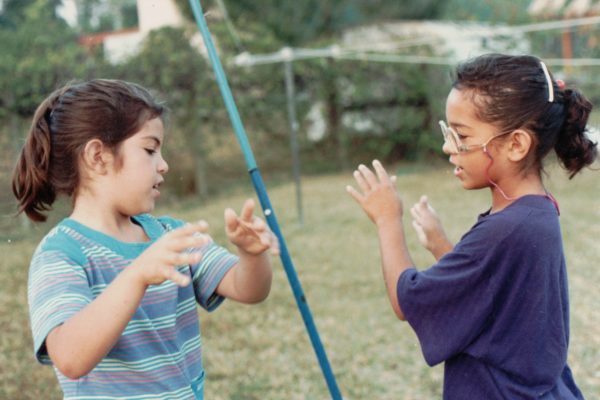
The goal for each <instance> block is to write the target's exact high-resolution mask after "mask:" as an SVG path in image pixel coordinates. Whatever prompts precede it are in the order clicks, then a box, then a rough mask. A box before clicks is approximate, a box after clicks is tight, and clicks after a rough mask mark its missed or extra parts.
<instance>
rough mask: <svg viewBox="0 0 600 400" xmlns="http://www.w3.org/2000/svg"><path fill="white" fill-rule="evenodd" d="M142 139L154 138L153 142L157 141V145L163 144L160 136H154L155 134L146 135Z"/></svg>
mask: <svg viewBox="0 0 600 400" xmlns="http://www.w3.org/2000/svg"><path fill="white" fill-rule="evenodd" d="M142 140H152V141H153V142H155V143H156V145H157V146H160V145H161V141H160V139H159V138H158V136H153V135H149V136H144V137H143V138H142Z"/></svg>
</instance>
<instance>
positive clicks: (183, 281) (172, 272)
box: [164, 268, 190, 286]
mask: <svg viewBox="0 0 600 400" xmlns="http://www.w3.org/2000/svg"><path fill="white" fill-rule="evenodd" d="M164 276H165V278H166V279H168V280H170V281H173V282H174V283H175V284H176V285H178V286H187V285H189V283H190V277H189V276H186V275H183V274H182V273H180V272H177V270H176V269H175V268H166V269H165V273H164Z"/></svg>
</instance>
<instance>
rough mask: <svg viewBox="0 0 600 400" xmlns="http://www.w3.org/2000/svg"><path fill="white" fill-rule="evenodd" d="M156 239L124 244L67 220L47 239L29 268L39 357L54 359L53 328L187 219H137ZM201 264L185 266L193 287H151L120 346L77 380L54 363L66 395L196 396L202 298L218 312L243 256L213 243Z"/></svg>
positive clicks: (47, 360) (169, 284)
mask: <svg viewBox="0 0 600 400" xmlns="http://www.w3.org/2000/svg"><path fill="white" fill-rule="evenodd" d="M134 221H135V222H137V223H138V224H139V225H140V226H142V228H143V229H144V230H145V232H146V234H147V235H148V237H149V238H150V239H151V240H150V242H144V243H125V242H121V241H118V240H116V239H114V238H112V237H110V236H108V235H105V234H103V233H101V232H98V231H95V230H93V229H90V228H88V227H86V226H84V225H82V224H80V223H78V222H76V221H74V220H72V219H65V220H63V221H62V222H61V223H59V224H58V225H57V226H56V227H54V228H53V229H52V230H51V231H50V232H49V233H48V234H47V235H46V237H45V238H44V239H43V240H42V242H41V243H40V245H39V246H38V248H37V250H36V251H35V253H34V255H33V259H32V261H31V266H30V270H29V287H28V296H29V312H30V317H31V328H32V332H33V340H34V350H35V356H36V358H37V360H38V361H39V362H41V363H43V364H52V362H51V360H50V358H49V357H48V352H47V351H46V346H45V340H46V337H47V336H48V333H50V331H51V330H52V329H54V328H55V327H56V326H58V325H60V324H62V323H64V322H65V321H66V320H67V319H69V318H70V317H72V316H73V315H74V314H76V313H77V312H78V311H80V310H81V309H83V308H84V307H85V306H86V305H87V304H89V303H90V302H92V301H93V300H94V299H95V298H96V297H97V296H98V295H99V294H100V293H102V292H103V291H104V289H105V288H106V287H107V286H108V285H109V284H110V283H111V282H112V281H113V279H115V277H116V276H117V275H118V274H119V273H120V272H121V271H122V270H123V269H124V268H126V267H127V266H128V265H129V264H131V262H132V261H133V260H134V259H135V258H137V257H138V256H139V255H140V254H141V253H142V252H143V251H144V250H145V249H147V248H148V247H149V246H150V245H151V244H152V243H153V242H155V241H156V240H157V239H158V238H159V237H160V236H161V235H163V234H164V233H165V232H166V231H168V230H171V229H174V228H176V227H178V226H181V225H182V224H183V222H182V221H178V220H175V219H172V218H168V217H161V218H154V217H152V216H150V215H147V214H144V215H139V216H137V217H134ZM190 251H201V252H202V254H203V256H202V259H201V261H200V262H199V263H198V264H196V265H189V266H182V267H179V271H180V272H182V273H184V274H187V275H188V276H190V277H191V278H192V282H193V284H191V285H188V286H186V287H179V286H177V285H175V284H174V283H172V282H171V281H166V282H164V283H162V284H161V285H156V286H150V287H149V288H148V289H147V290H146V294H145V295H144V297H143V299H142V302H141V304H140V306H139V307H138V309H137V310H136V312H135V314H134V315H133V317H132V319H131V321H130V322H129V324H128V325H127V327H126V328H125V331H124V332H123V334H122V335H121V337H120V339H119V340H118V342H117V344H116V345H115V346H114V348H113V349H112V350H111V351H110V352H109V353H108V355H107V356H106V357H105V358H104V359H103V360H102V361H101V362H100V363H99V364H98V365H97V366H96V367H95V368H94V369H93V370H92V371H91V372H90V373H89V374H88V375H86V376H84V377H82V378H80V379H76V380H72V379H69V378H67V377H66V376H64V375H62V374H61V373H60V371H58V369H57V368H54V370H55V372H56V375H57V377H58V380H59V383H60V386H61V388H62V390H63V392H64V396H65V399H117V398H118V399H124V398H126V399H193V398H194V393H193V390H192V387H191V385H192V384H194V385H195V384H198V382H199V383H200V384H202V383H203V382H202V380H203V379H204V378H203V377H204V370H203V368H202V360H201V355H202V353H201V340H200V323H199V319H198V313H197V310H196V303H198V304H200V306H202V307H203V308H204V309H206V310H208V311H212V310H214V309H215V308H216V307H217V306H218V305H219V304H220V303H221V302H222V301H223V300H224V298H223V297H221V296H219V295H217V294H216V292H215V290H216V287H217V285H218V284H219V282H220V281H221V279H222V278H223V276H224V275H225V273H226V272H227V271H228V270H229V269H230V268H231V267H232V266H233V265H235V264H236V263H237V262H238V258H237V257H236V256H234V255H232V254H231V253H229V252H228V251H227V250H226V249H224V248H223V247H220V246H218V245H216V244H214V243H210V244H207V245H205V246H204V247H203V248H201V249H195V250H190Z"/></svg>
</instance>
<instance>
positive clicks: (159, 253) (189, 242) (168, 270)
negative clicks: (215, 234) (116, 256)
mask: <svg viewBox="0 0 600 400" xmlns="http://www.w3.org/2000/svg"><path fill="white" fill-rule="evenodd" d="M207 230H208V224H207V223H206V222H204V221H200V222H198V223H194V224H186V225H184V226H182V227H180V228H177V229H174V230H172V231H170V232H168V233H166V234H165V235H163V236H162V237H161V238H160V239H158V240H157V241H156V242H155V243H154V244H152V245H151V246H150V247H148V248H147V249H146V250H145V251H144V252H143V253H142V254H141V255H140V256H139V257H138V258H136V259H135V261H134V262H133V264H132V267H133V268H134V270H135V271H136V274H137V277H138V278H139V279H140V281H141V282H142V283H143V284H144V285H146V286H148V285H159V284H161V283H163V282H164V281H166V280H171V281H173V282H174V283H175V284H177V285H179V286H187V285H188V284H189V283H190V277H189V276H186V275H183V274H182V273H180V272H178V271H177V267H178V266H181V265H189V264H196V263H198V262H199V261H200V259H201V258H202V253H201V252H199V251H193V252H190V251H186V250H188V249H191V248H199V247H202V246H204V245H205V244H207V243H209V242H211V241H212V239H211V238H210V236H209V235H207V234H206V232H207Z"/></svg>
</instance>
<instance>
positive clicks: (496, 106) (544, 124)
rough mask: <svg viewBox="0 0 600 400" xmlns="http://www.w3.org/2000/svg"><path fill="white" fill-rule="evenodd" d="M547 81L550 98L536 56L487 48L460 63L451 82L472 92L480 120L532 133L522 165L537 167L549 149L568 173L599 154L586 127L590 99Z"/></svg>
mask: <svg viewBox="0 0 600 400" xmlns="http://www.w3.org/2000/svg"><path fill="white" fill-rule="evenodd" d="M550 77H551V74H550ZM550 82H551V84H552V89H553V92H554V93H553V94H554V99H553V101H551V102H550V101H549V100H550V97H549V87H548V79H547V78H546V75H545V73H544V67H542V63H541V60H540V59H538V58H536V57H533V56H508V55H503V54H486V55H483V56H479V57H476V58H474V59H471V60H468V61H466V62H464V63H462V64H460V65H459V66H458V67H457V69H456V78H455V80H454V83H453V87H454V88H455V89H457V90H469V91H472V92H473V100H474V103H475V106H476V109H477V112H478V117H479V118H480V119H481V120H482V121H485V122H488V123H491V124H493V125H495V126H496V127H498V128H499V129H500V130H501V131H502V132H506V131H511V130H515V129H524V130H526V131H528V132H530V133H531V134H533V135H534V144H535V145H534V149H533V151H530V153H529V155H528V157H527V159H526V162H525V163H524V167H525V168H528V167H531V166H534V167H536V168H538V170H542V160H543V159H544V157H545V156H546V155H547V154H548V153H549V152H550V151H551V150H552V149H554V151H555V152H556V154H557V155H558V158H559V160H560V162H561V164H562V165H563V166H564V168H565V169H566V170H567V171H569V177H570V178H572V177H573V176H575V175H576V174H577V173H578V172H579V171H580V170H581V169H582V168H584V167H585V166H588V165H590V164H592V163H593V162H594V161H595V159H596V157H597V154H598V150H597V144H596V143H594V142H592V141H591V140H590V139H589V138H588V136H587V135H586V133H585V130H586V125H587V120H588V117H589V115H590V112H591V111H592V103H590V101H589V100H588V99H586V98H585V96H584V95H583V94H582V93H581V92H579V91H578V90H577V89H574V88H565V87H564V85H561V86H559V85H558V84H557V82H556V81H555V80H554V79H552V78H550Z"/></svg>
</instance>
